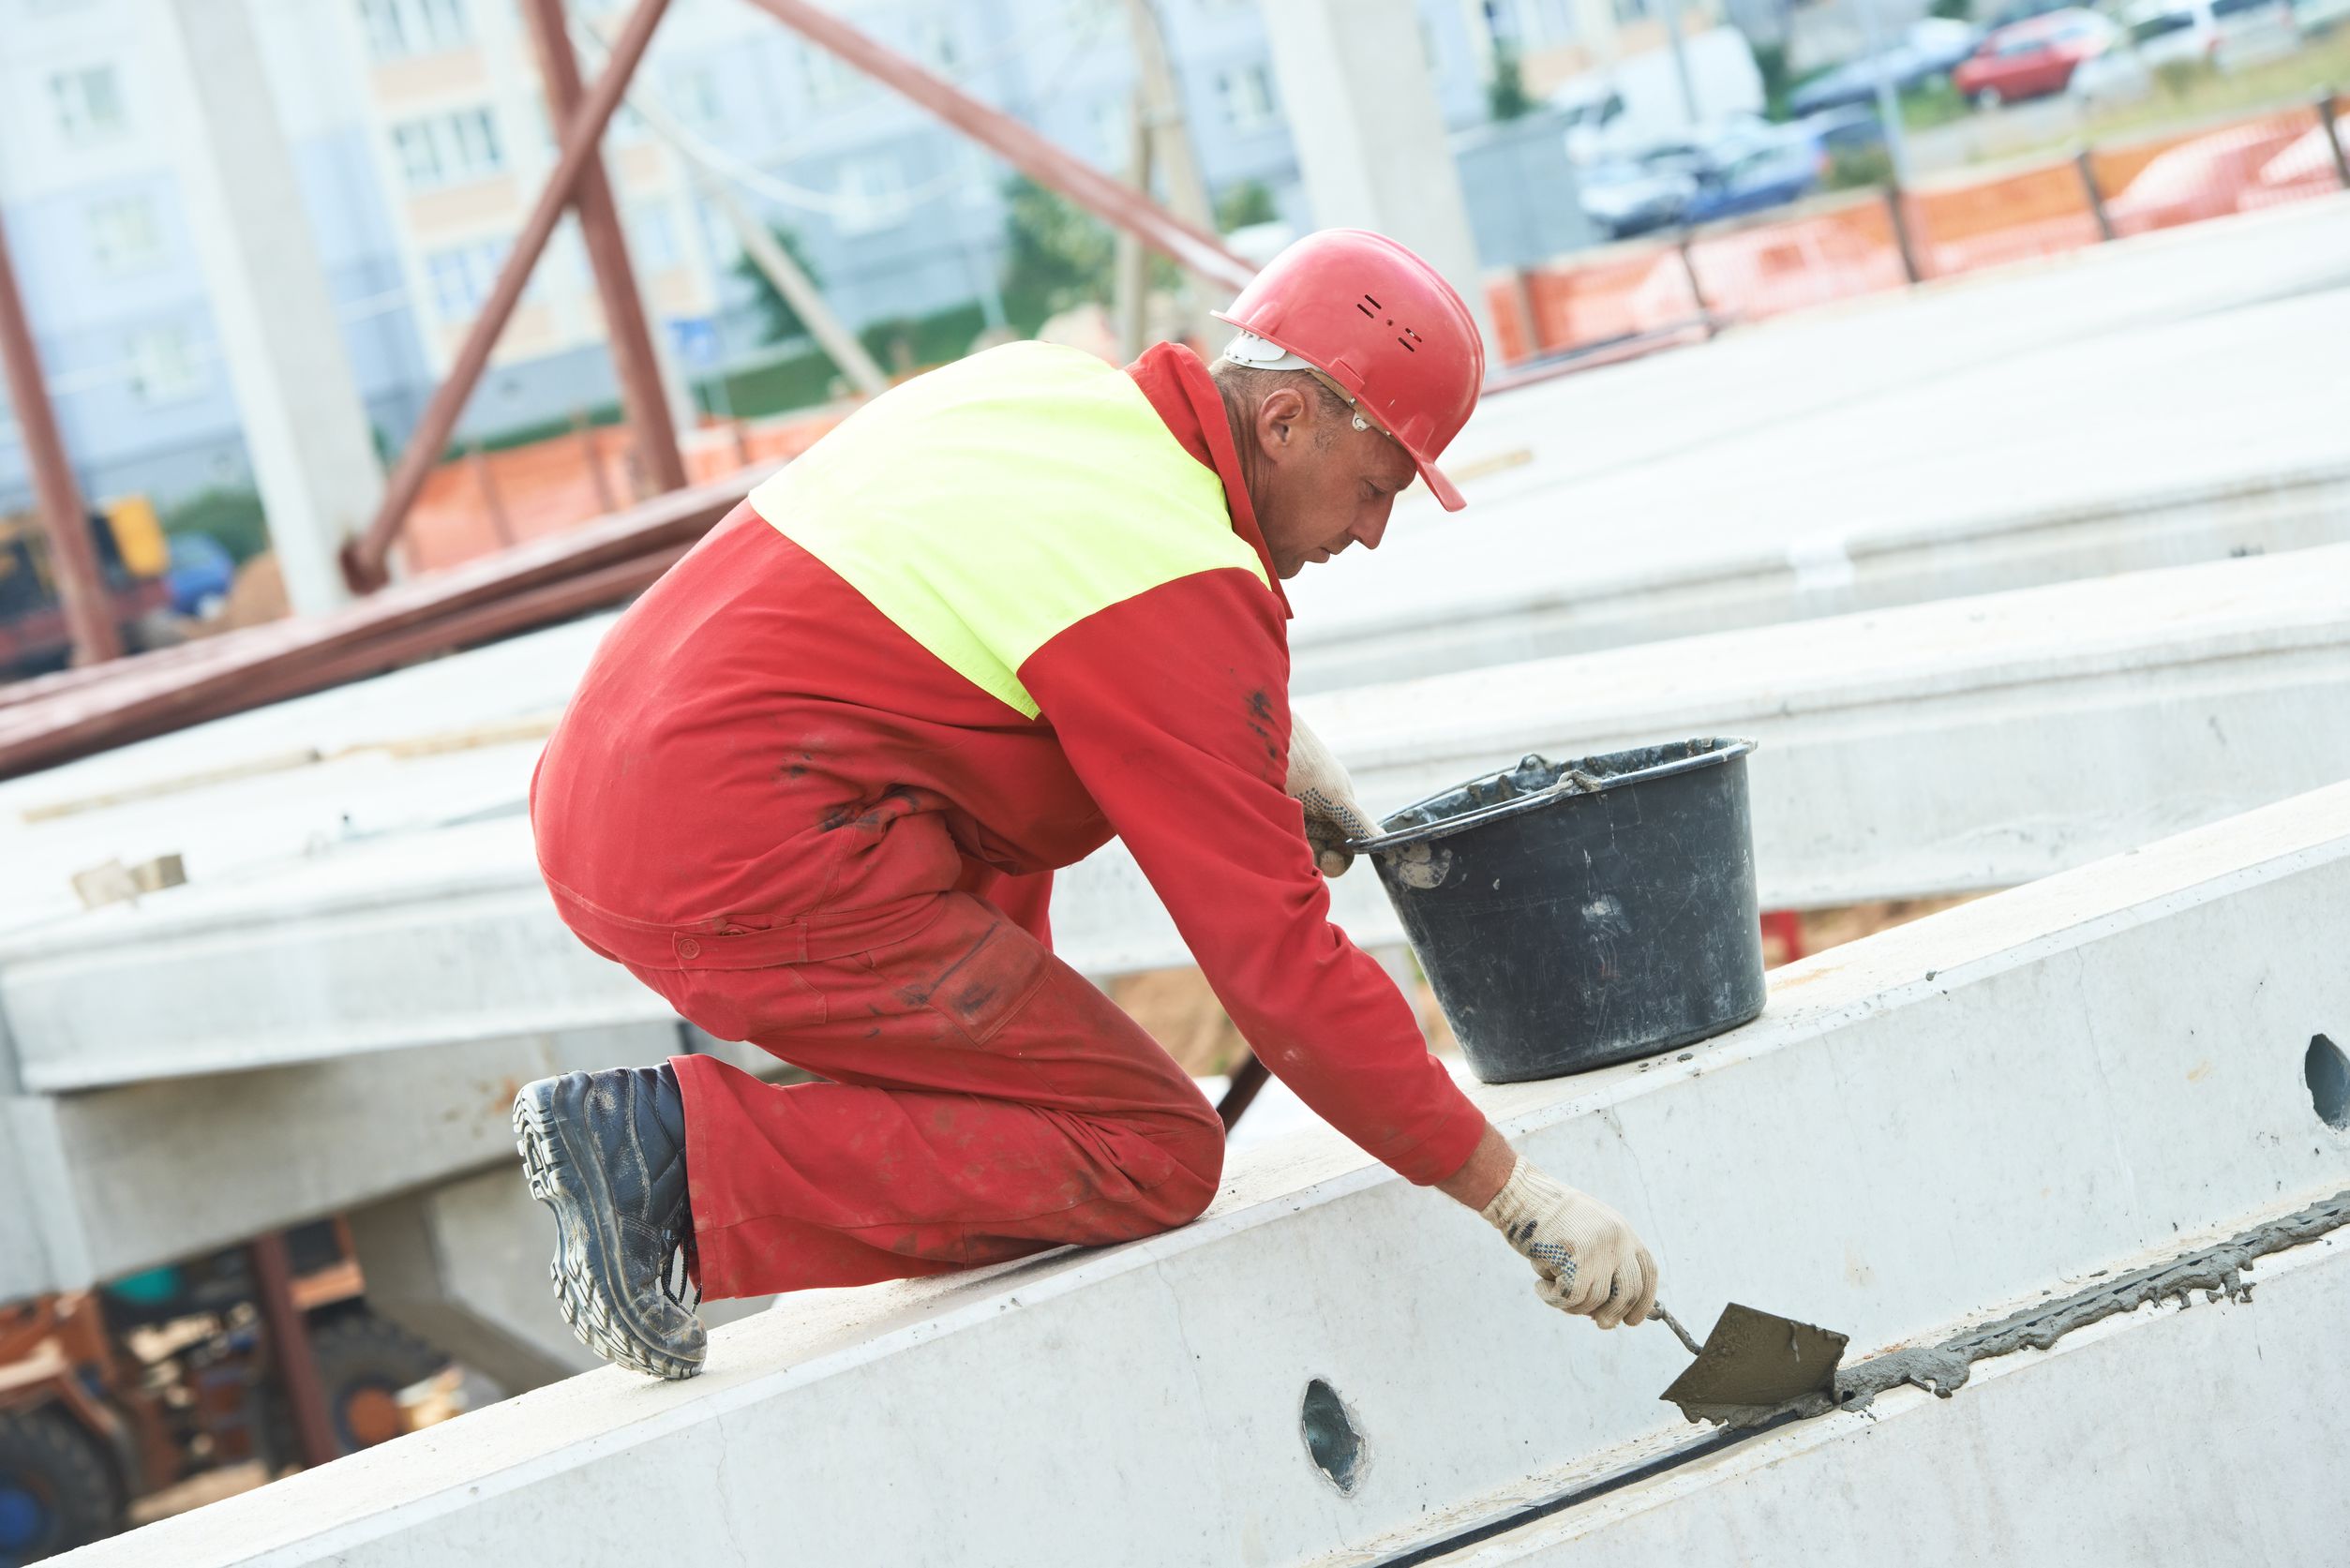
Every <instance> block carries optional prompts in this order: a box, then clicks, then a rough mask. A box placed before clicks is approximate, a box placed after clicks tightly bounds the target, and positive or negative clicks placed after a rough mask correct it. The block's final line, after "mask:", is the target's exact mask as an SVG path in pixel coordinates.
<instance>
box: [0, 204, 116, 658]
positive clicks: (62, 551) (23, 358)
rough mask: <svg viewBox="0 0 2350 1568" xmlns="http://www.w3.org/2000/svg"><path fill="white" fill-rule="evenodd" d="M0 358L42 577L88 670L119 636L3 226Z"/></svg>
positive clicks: (112, 650) (112, 651)
mask: <svg viewBox="0 0 2350 1568" xmlns="http://www.w3.org/2000/svg"><path fill="white" fill-rule="evenodd" d="M0 360H4V361H6V362H7V378H8V404H9V406H10V407H11V408H13V409H14V410H15V411H16V427H17V429H18V430H19V431H20V432H21V436H20V439H21V440H22V441H23V443H24V462H25V466H26V467H27V468H29V469H31V470H33V494H34V495H35V497H36V498H37V499H38V500H39V502H40V515H41V530H42V531H43V532H44V533H45V534H47V535H48V538H49V566H50V572H51V574H52V575H53V576H54V577H55V578H56V580H57V598H58V602H59V603H60V605H62V606H63V607H64V609H65V612H66V630H67V633H68V634H69V635H71V636H72V638H73V662H74V663H75V664H77V665H94V664H97V663H98V662H99V661H101V660H105V659H113V658H118V657H120V656H121V654H122V650H123V645H122V637H121V634H120V633H118V632H117V631H116V630H115V627H114V615H113V607H112V605H111V604H110V603H109V600H108V595H107V592H106V579H105V577H104V575H101V574H100V573H99V571H98V565H97V550H95V549H94V548H92V547H91V545H90V519H89V515H88V514H87V512H85V511H84V510H83V507H82V486H81V485H77V484H75V483H74V478H73V464H72V463H71V462H70V461H69V460H68V459H67V456H66V443H65V439H64V438H63V437H62V436H60V435H59V434H58V433H57V412H56V411H55V410H54V409H52V408H51V407H50V405H49V383H48V381H46V380H45V379H44V378H43V377H42V375H41V356H40V348H39V346H38V345H37V344H36V343H35V342H34V341H33V328H32V323H31V322H29V321H26V320H25V317H24V299H23V296H22V295H21V294H19V293H18V292H17V288H16V266H15V263H13V262H12V261H9V259H8V236H7V231H6V230H5V229H0Z"/></svg>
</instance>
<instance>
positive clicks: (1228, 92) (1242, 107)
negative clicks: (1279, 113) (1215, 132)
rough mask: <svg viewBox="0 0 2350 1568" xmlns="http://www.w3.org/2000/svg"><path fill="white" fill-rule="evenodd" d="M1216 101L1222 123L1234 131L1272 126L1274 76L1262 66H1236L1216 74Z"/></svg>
mask: <svg viewBox="0 0 2350 1568" xmlns="http://www.w3.org/2000/svg"><path fill="white" fill-rule="evenodd" d="M1216 100H1217V102H1218V103H1219V104H1220V105H1221V106H1222V109H1223V112H1224V124H1225V125H1227V126H1229V127H1231V128H1232V129H1234V130H1236V131H1251V130H1263V129H1264V128H1265V127H1266V126H1269V125H1271V124H1272V123H1273V119H1274V105H1273V73H1272V71H1271V70H1270V69H1268V68H1267V67H1265V66H1263V65H1254V66H1235V67H1233V68H1232V69H1231V70H1228V71H1218V72H1217V73H1216Z"/></svg>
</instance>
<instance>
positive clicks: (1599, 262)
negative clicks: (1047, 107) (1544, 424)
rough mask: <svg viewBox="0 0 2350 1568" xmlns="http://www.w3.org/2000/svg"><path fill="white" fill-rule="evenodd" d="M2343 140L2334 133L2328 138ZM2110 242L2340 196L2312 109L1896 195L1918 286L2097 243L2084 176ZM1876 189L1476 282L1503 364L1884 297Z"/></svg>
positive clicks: (1886, 254) (1890, 260) (1897, 257)
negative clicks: (1482, 287)
mask: <svg viewBox="0 0 2350 1568" xmlns="http://www.w3.org/2000/svg"><path fill="white" fill-rule="evenodd" d="M2342 134H2343V135H2344V136H2345V137H2350V127H2345V128H2344V130H2343V132H2342ZM2091 179H2093V180H2094V181H2095V183H2096V190H2097V194H2098V196H2099V197H2101V198H2102V199H2103V203H2104V207H2105V215H2106V219H2107V221H2108V222H2109V223H2110V224H2111V225H2112V229H2113V232H2114V234H2115V235H2116V236H2117V237H2119V236H2122V235H2128V234H2135V233H2144V232H2147V231H2151V230H2155V229H2163V228H2169V227H2172V226H2174V225H2176V224H2180V223H2192V222H2196V221H2199V220H2201V219H2203V218H2207V217H2222V216H2223V215H2226V214H2229V213H2238V212H2251V211H2255V210H2257V209H2259V208H2262V207H2267V206H2273V205H2276V204H2278V203H2280V202H2295V201H2305V200H2307V199H2309V198H2311V197H2314V196H2322V195H2325V194H2328V193H2329V192H2333V191H2338V190H2340V189H2341V188H2342V186H2343V182H2342V177H2341V174H2340V172H2339V171H2338V169H2337V167H2336V163H2335V160H2334V156H2333V153H2332V150H2331V149H2330V148H2328V145H2327V140H2326V131H2325V129H2324V128H2323V126H2322V124H2321V121H2320V117H2319V115H2318V113H2317V112H2316V111H2315V110H2314V108H2308V109H2293V110H2286V111H2283V112H2276V113H2270V114H2262V115H2257V116H2253V117H2252V118H2249V119H2245V120H2241V121H2238V122H2235V123H2233V124H2229V125H2224V126H2220V127H2204V128H2201V129H2197V130H2193V131H2183V132H2175V133H2172V134H2170V135H2166V136H2161V137H2155V138H2150V139H2148V140H2147V141H2145V142H2134V143H2132V144H2130V145H2128V146H2124V147H2113V148H2101V149H2097V150H2095V151H2093V152H2092V153H2090V154H2089V155H2088V157H2086V158H2085V159H2079V160H2076V159H2073V158H2065V159H2062V160H2059V161H2056V162H2052V163H2048V164H2044V165H2041V166H2038V167H2035V168H2030V169H2025V170H2017V171H2012V172H2006V173H2002V174H1998V175H1996V176H1993V177H1991V178H1987V179H1986V178H1976V179H1971V180H1953V181H1941V182H1937V183H1933V184H1930V185H1926V186H1922V187H1913V188H1912V189H1910V190H1908V192H1906V193H1905V194H1904V195H1903V197H1902V198H1901V200H1902V202H1903V203H1904V208H1903V210H1904V212H1905V214H1906V216H1907V225H1908V234H1909V240H1910V244H1911V248H1912V253H1913V255H1914V256H1915V258H1916V261H1917V265H1918V270H1919V272H1920V274H1921V275H1922V276H1925V277H1946V276H1954V275H1957V274H1962V273H1969V272H1975V271H1978V270H1981V269H1983V268H1985V267H1995V266H2002V265H2006V264H2008V263H2010V262H2014V261H2031V260H2035V259H2038V258H2041V257H2045V256H2054V255H2059V254H2062V253H2064V252H2066V251H2070V250H2077V249H2079V248H2081V247H2083V246H2090V245H2095V244H2097V243H2099V242H2100V240H2101V239H2102V238H2103V231H2102V230H2101V228H2100V226H2099V223H2098V218H2097V213H2096V209H2095V208H2094V207H2093V206H2092V205H2091V194H2090V186H2089V181H2090V180H2091ZM1906 280H1907V272H1906V269H1905V267H1904V265H1903V262H1902V258H1901V249H1900V242H1899V238H1898V236H1896V234H1895V233H1894V231H1893V213H1892V209H1891V205H1890V201H1889V197H1888V193H1887V192H1885V191H1883V190H1872V191H1861V192H1854V193H1853V194H1851V195H1849V196H1848V197H1844V198H1841V199H1834V198H1831V199H1823V200H1820V201H1815V202H1806V203H1804V204H1803V205H1802V206H1799V207H1795V208H1791V209H1788V210H1787V211H1785V212H1784V213H1783V214H1782V215H1780V216H1777V217H1770V218H1765V219H1762V220H1759V221H1758V220H1755V219H1744V220H1735V221H1733V222H1731V223H1729V224H1724V225H1719V226H1715V227H1713V228H1709V229H1701V230H1698V231H1693V232H1691V233H1690V234H1688V235H1687V236H1685V237H1684V239H1671V238H1655V239H1652V240H1650V241H1649V242H1648V243H1647V244H1645V245H1628V246H1608V247H1606V248H1605V249H1602V250H1599V251H1596V252H1593V253H1591V254H1590V256H1589V259H1587V260H1577V261H1562V262H1558V263H1553V264H1550V265H1546V266H1540V267H1534V268H1531V269H1528V270H1526V271H1524V272H1522V273H1519V275H1517V276H1513V277H1509V278H1505V279H1498V280H1496V281H1494V282H1493V283H1491V284H1490V285H1489V299H1490V302H1491V306H1492V313H1493V317H1494V321H1495V326H1496V331H1497V336H1498V337H1499V339H1500V344H1499V346H1500V348H1501V350H1502V353H1503V359H1504V363H1506V364H1512V365H1517V364H1523V363H1525V362H1526V361H1528V360H1530V359H1536V358H1540V357H1543V356H1547V355H1556V354H1565V353H1572V352H1574V351H1579V350H1587V349H1590V348H1593V347H1594V346H1596V345H1598V344H1602V343H1607V342H1609V341H1612V340H1614V339H1617V338H1622V337H1625V336H1632V335H1635V334H1643V333H1656V332H1659V331H1660V330H1661V329H1666V328H1669V327H1672V326H1675V325H1683V324H1687V323H1691V322H1694V321H1700V320H1708V321H1713V322H1722V321H1751V320H1755V319H1758V318H1760V317H1764V316H1771V315H1776V314H1778V313H1780V312H1782V311H1787V310H1795V309H1802V308H1804V307H1805V306H1815V305H1821V304H1825V303H1828V302H1830V301H1833V300H1839V299H1849V298H1851V297H1853V296H1855V295H1859V294H1865V293H1871V292H1875V291H1879V290H1885V289H1892V288H1897V287H1900V286H1901V285H1902V284H1903V283H1904V282H1905V281H1906Z"/></svg>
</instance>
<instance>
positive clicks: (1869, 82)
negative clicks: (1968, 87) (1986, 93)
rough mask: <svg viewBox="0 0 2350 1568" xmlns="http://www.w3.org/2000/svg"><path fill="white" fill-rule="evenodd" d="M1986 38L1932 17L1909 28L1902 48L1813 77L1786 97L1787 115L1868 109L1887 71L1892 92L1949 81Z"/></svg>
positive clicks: (1891, 49) (1896, 47) (1871, 56)
mask: <svg viewBox="0 0 2350 1568" xmlns="http://www.w3.org/2000/svg"><path fill="white" fill-rule="evenodd" d="M1982 38H1983V35H1982V34H1981V33H1979V32H1977V31H1976V30H1975V29H1974V28H1972V27H1970V26H1968V24H1967V23H1965V22H1953V21H1951V20H1949V19H1948V18H1946V17H1937V16H1930V17H1926V18H1924V19H1923V21H1919V22H1911V23H1910V24H1909V30H1908V32H1907V33H1906V34H1904V35H1903V37H1902V39H1901V41H1900V42H1899V43H1897V44H1895V45H1893V47H1892V48H1890V49H1888V50H1886V51H1885V52H1883V53H1882V54H1864V55H1863V56H1862V57H1861V58H1860V59H1858V60H1848V61H1846V62H1845V63H1844V64H1843V65H1841V66H1838V67H1835V69H1834V70H1831V71H1827V72H1824V73H1822V74H1821V75H1819V76H1815V77H1813V78H1812V79H1811V80H1810V81H1808V82H1804V83H1803V84H1802V85H1801V86H1799V87H1797V88H1796V89H1795V90H1794V91H1793V92H1792V93H1789V95H1788V97H1787V107H1788V109H1789V111H1790V112H1793V113H1794V114H1796V115H1798V116H1808V115H1812V114H1818V113H1820V112H1824V111H1827V110H1830V109H1841V108H1843V107H1844V106H1846V105H1847V104H1861V103H1867V102H1869V101H1870V100H1872V99H1873V98H1875V97H1876V96H1877V76H1878V72H1879V69H1880V68H1881V69H1883V70H1884V71H1885V72H1886V73H1887V74H1888V75H1890V76H1891V77H1892V78H1893V90H1894V91H1895V92H1900V91H1903V90H1905V89H1907V88H1910V87H1916V86H1919V85H1921V84H1923V83H1924V82H1931V81H1933V80H1934V79H1935V78H1937V77H1940V76H1947V75H1949V74H1950V73H1951V72H1952V71H1953V70H1954V69H1955V68H1957V67H1958V65H1959V63H1960V62H1962V61H1964V60H1966V59H1968V57H1970V56H1971V55H1972V54H1973V53H1974V52H1975V47H1976V45H1977V44H1979V43H1980V42H1981V41H1982Z"/></svg>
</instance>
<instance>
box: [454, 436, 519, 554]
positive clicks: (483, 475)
mask: <svg viewBox="0 0 2350 1568" xmlns="http://www.w3.org/2000/svg"><path fill="white" fill-rule="evenodd" d="M465 465H466V467H468V468H470V469H471V470H473V485H474V487H475V488H477V489H479V490H480V491H481V493H482V504H483V505H484V506H486V507H487V508H488V509H489V529H490V531H491V532H492V533H495V534H496V535H497V536H498V544H499V545H500V546H501V548H509V549H510V548H512V547H513V545H514V525H513V524H512V523H511V522H509V521H508V520H507V518H506V503H505V502H504V501H503V500H500V499H499V496H498V481H497V479H496V477H495V476H493V475H492V474H491V473H490V471H489V459H488V458H487V457H485V456H483V455H482V443H481V442H479V441H475V442H474V443H473V446H472V450H471V451H470V452H468V453H466V455H465Z"/></svg>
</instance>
